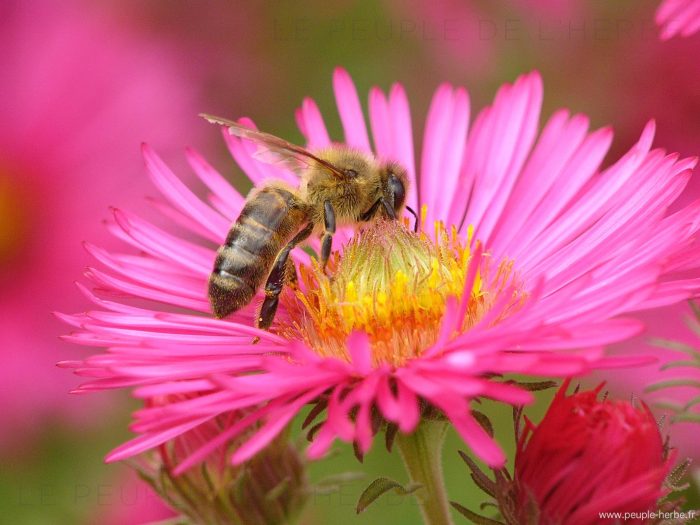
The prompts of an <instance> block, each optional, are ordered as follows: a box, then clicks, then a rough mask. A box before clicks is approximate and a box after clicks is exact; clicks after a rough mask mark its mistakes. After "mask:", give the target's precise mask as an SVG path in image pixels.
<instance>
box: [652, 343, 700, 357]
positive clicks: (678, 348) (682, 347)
mask: <svg viewBox="0 0 700 525" xmlns="http://www.w3.org/2000/svg"><path fill="white" fill-rule="evenodd" d="M650 342H651V344H652V345H654V346H659V347H661V348H666V349H668V350H673V351H675V352H681V353H684V354H688V355H689V356H690V357H692V358H693V359H696V358H697V356H698V353H699V352H700V350H698V349H697V348H694V347H692V346H690V345H687V344H685V343H681V342H680V341H673V340H670V339H652V340H651V341H650Z"/></svg>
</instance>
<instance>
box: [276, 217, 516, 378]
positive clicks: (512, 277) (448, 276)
mask: <svg viewBox="0 0 700 525" xmlns="http://www.w3.org/2000/svg"><path fill="white" fill-rule="evenodd" d="M426 214H427V212H426V208H425V207H423V208H421V222H424V220H425V216H426ZM422 231H424V230H422ZM473 236H474V230H473V228H471V227H470V228H469V229H468V232H467V242H466V244H463V240H462V239H460V236H459V234H458V232H457V229H456V228H454V227H451V228H450V230H449V231H448V230H447V229H446V228H445V225H444V224H443V223H442V222H436V223H435V236H434V238H433V239H431V238H430V237H428V236H427V235H425V234H424V233H420V234H415V233H413V232H412V231H410V229H408V228H406V227H405V225H403V224H401V223H399V222H393V221H380V222H377V223H375V224H373V225H371V226H370V227H369V228H367V229H366V230H364V231H362V232H360V233H358V234H357V235H356V236H355V237H354V238H353V239H352V240H351V241H350V243H349V244H348V245H347V246H346V247H345V248H344V250H343V254H342V256H340V257H337V258H332V261H331V262H330V263H329V265H328V275H326V274H324V273H323V272H322V271H321V270H320V268H319V267H318V265H317V264H315V263H313V264H312V266H311V267H302V268H301V271H300V274H301V281H302V283H303V286H301V287H300V289H299V290H297V291H295V293H294V298H290V297H289V296H287V299H286V302H287V303H288V304H286V306H287V310H288V311H289V312H290V314H291V319H292V323H291V325H288V326H286V327H285V328H284V329H283V330H282V333H283V334H284V335H285V336H287V337H289V338H294V339H299V338H301V339H303V340H304V341H305V342H306V343H307V344H308V345H309V346H310V347H311V348H313V349H314V350H315V351H316V352H318V353H319V354H320V355H323V356H333V357H337V358H340V359H345V360H348V359H349V353H348V350H347V347H346V340H347V337H348V335H350V334H351V333H352V332H353V331H355V330H361V331H363V332H366V333H367V334H368V336H369V339H370V343H371V346H372V352H373V360H374V364H375V365H379V364H382V363H386V364H389V365H392V366H400V365H401V364H403V363H405V362H406V361H407V360H408V359H412V358H415V357H418V356H420V355H421V353H422V352H423V351H425V350H426V349H427V348H429V347H430V346H431V345H432V344H433V343H434V342H435V340H436V339H437V336H438V333H439V330H440V323H441V320H442V317H443V315H444V313H445V308H446V302H447V298H448V297H455V298H456V299H457V300H458V301H462V300H466V301H467V305H466V315H465V317H464V319H463V321H462V323H461V325H460V326H458V327H457V333H462V332H464V331H466V330H469V328H470V327H472V326H473V325H474V324H475V323H476V322H478V321H479V319H481V318H482V317H483V315H484V313H485V312H486V311H488V310H489V309H490V307H491V306H492V305H493V303H494V302H495V300H496V299H497V298H498V297H499V295H501V294H502V293H504V291H505V290H506V288H508V287H509V286H510V285H511V284H514V283H515V284H516V290H517V291H516V292H515V293H513V295H512V297H511V300H510V303H509V306H508V307H507V308H506V309H505V310H504V312H503V314H501V316H500V318H499V320H500V319H501V318H502V317H503V316H507V315H509V314H510V313H512V311H513V310H514V309H517V308H519V306H520V305H521V304H522V302H523V301H524V299H525V297H526V294H525V292H524V291H523V289H522V286H520V285H519V281H518V279H517V275H516V274H515V272H514V269H513V263H512V261H503V262H500V263H498V264H495V263H493V261H492V260H491V257H489V256H488V254H484V256H482V258H481V260H479V261H476V260H473V259H474V258H473V250H472V240H473ZM472 264H478V265H479V267H478V271H477V276H476V279H475V282H474V285H473V288H472V290H471V294H470V297H467V298H462V294H463V291H464V285H465V280H466V276H467V272H468V270H469V267H470V265H472ZM302 290H303V291H302ZM496 322H498V320H497V321H496ZM455 335H456V334H455Z"/></svg>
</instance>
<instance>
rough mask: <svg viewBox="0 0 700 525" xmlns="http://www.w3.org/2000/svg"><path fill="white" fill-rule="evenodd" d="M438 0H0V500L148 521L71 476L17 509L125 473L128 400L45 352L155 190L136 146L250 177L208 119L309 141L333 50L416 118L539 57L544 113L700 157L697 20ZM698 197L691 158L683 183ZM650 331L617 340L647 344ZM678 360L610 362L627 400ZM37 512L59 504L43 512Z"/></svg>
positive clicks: (672, 332) (487, 94) (663, 322)
mask: <svg viewBox="0 0 700 525" xmlns="http://www.w3.org/2000/svg"><path fill="white" fill-rule="evenodd" d="M426 5H427V3H424V2H418V1H416V0H386V1H385V2H381V3H374V2H369V0H357V1H355V0H344V1H343V2H336V3H333V4H332V5H330V4H327V3H324V2H322V1H321V0H312V1H311V2H307V3H304V4H303V6H302V5H301V4H298V3H295V2H292V1H291V0H266V1H262V2H256V3H253V2H247V3H240V2H239V3H236V4H234V3H231V2H228V1H224V0H216V1H211V2H204V3H203V2H198V1H195V0H183V1H178V2H167V1H166V0H155V1H151V2H140V1H137V0H126V1H122V2H117V1H107V2H99V3H98V2H89V1H87V0H71V1H67V2H61V3H57V2H50V1H48V0H47V1H33V2H20V1H12V0H9V1H5V2H3V3H2V5H0V28H1V30H0V43H1V44H2V45H1V48H2V50H3V52H2V54H1V55H0V78H2V83H1V87H0V90H1V96H0V118H1V119H2V127H1V128H0V270H1V273H0V284H1V285H2V295H1V296H0V319H2V321H1V323H2V330H1V331H0V349H1V351H2V358H3V359H2V367H0V406H2V413H3V415H4V420H3V423H2V425H0V461H2V464H3V469H2V472H1V473H0V508H6V509H9V510H8V511H7V512H9V514H8V516H9V517H11V519H12V521H11V522H12V523H19V524H24V523H27V524H29V523H132V522H133V523H140V522H141V521H138V519H136V518H133V519H135V521H130V520H132V518H131V517H128V516H129V513H131V514H132V515H137V516H141V517H143V516H146V514H144V512H145V511H143V510H139V509H137V508H136V506H134V505H131V504H127V505H122V504H121V503H120V501H119V500H118V499H117V500H112V501H111V502H110V503H109V504H107V505H105V506H100V505H98V504H97V502H96V501H95V500H94V499H90V498H86V499H83V500H80V501H77V500H76V499H75V498H72V497H68V496H66V494H67V493H66V492H65V491H64V492H61V490H59V491H58V493H59V496H58V498H57V502H56V505H54V506H53V507H51V508H50V509H49V508H48V507H44V508H37V509H35V508H34V505H22V504H21V501H23V500H21V498H20V496H18V494H24V493H23V492H21V490H24V489H27V490H29V492H30V494H31V498H30V500H29V501H30V502H40V500H39V499H37V498H38V496H37V494H38V493H37V492H36V490H37V489H36V487H38V486H40V485H41V483H43V482H46V480H47V478H48V479H49V480H53V481H51V483H61V484H63V485H66V484H68V485H70V486H76V484H80V483H87V484H88V485H89V486H90V487H92V488H94V487H96V486H98V485H99V484H100V483H103V482H104V483H110V484H114V483H122V481H121V480H122V479H123V478H122V477H121V476H123V473H122V471H121V470H120V469H118V468H113V467H104V466H102V465H101V464H100V462H101V458H102V456H103V454H104V453H105V452H107V451H108V450H109V449H110V448H111V447H113V446H114V445H115V444H116V443H118V442H119V441H120V440H121V438H123V437H125V436H126V432H125V430H124V429H125V428H126V425H127V407H128V406H130V405H129V403H130V402H129V401H127V400H125V399H122V398H109V397H105V396H95V397H80V398H78V397H75V396H69V395H68V394H67V392H68V391H69V390H70V389H71V388H72V386H73V385H75V384H76V382H77V379H76V378H74V377H71V376H70V375H69V374H67V373H66V372H65V371H62V370H58V369H56V368H55V366H54V364H55V362H57V361H59V360H62V359H72V358H75V357H76V356H77V354H78V353H80V352H82V351H84V349H80V348H78V347H75V346H73V345H67V344H64V343H63V342H61V341H60V340H59V336H60V335H61V334H63V333H65V332H66V330H67V328H66V327H65V326H63V325H62V324H61V323H59V322H58V321H57V320H55V319H54V318H53V317H52V315H51V312H52V311H56V310H58V311H64V312H73V311H79V310H81V309H83V308H85V305H86V303H85V301H84V300H83V298H82V296H81V295H80V294H79V293H78V292H77V290H76V289H75V287H74V285H73V282H74V281H76V280H79V279H80V278H81V273H82V271H83V268H84V267H85V266H86V265H87V264H89V263H90V260H89V258H88V256H87V254H86V253H85V252H84V250H83V249H82V247H81V242H82V241H83V240H89V241H91V242H93V243H95V244H98V245H102V246H105V245H107V246H108V245H111V244H112V243H113V241H112V240H111V239H110V238H109V237H108V236H107V235H106V232H105V230H104V228H103V226H102V224H101V221H102V220H103V219H105V218H106V217H107V216H108V206H110V205H119V206H120V207H124V208H126V209H130V210H138V211H140V212H142V213H145V214H148V213H149V209H148V203H147V201H146V200H145V199H144V197H145V196H148V195H154V194H155V193H156V192H155V191H154V190H153V189H152V188H151V187H150V186H149V184H148V183H147V180H146V177H145V172H144V169H143V165H142V161H141V158H140V149H139V145H140V143H141V142H142V141H146V142H148V143H149V144H151V145H152V146H154V147H155V148H156V150H157V151H158V152H159V154H161V155H162V156H163V157H165V158H166V160H167V161H168V163H169V164H170V165H171V166H173V167H175V168H178V169H179V173H180V174H183V175H186V173H187V172H186V169H185V168H184V164H185V163H184V162H183V160H184V156H183V154H182V151H183V148H184V147H185V146H187V145H192V146H195V147H197V148H198V149H199V150H201V151H202V152H203V153H204V155H205V156H206V157H207V158H209V159H210V160H211V161H212V163H214V164H215V165H216V166H217V167H219V168H220V169H221V170H222V172H223V173H225V174H227V176H230V177H231V178H232V180H235V181H241V178H240V173H239V172H238V171H237V170H236V169H235V168H234V167H233V163H232V161H230V160H229V159H228V158H227V157H226V154H225V148H224V145H223V143H222V142H221V141H220V136H219V134H218V132H217V131H216V130H214V129H212V128H211V127H210V126H209V125H207V124H206V123H204V122H203V121H202V120H201V119H199V118H198V117H197V114H198V113H200V112H203V111H206V112H208V113H214V114H220V115H222V116H227V117H239V116H243V115H248V116H251V117H253V118H255V120H256V122H257V123H258V125H259V126H260V127H261V128H263V129H266V130H269V131H271V132H274V133H277V134H279V135H282V136H285V137H287V138H289V139H291V140H292V141H298V140H300V138H301V137H300V135H299V133H298V131H296V129H295V128H294V118H293V115H294V109H295V108H296V107H297V106H298V105H299V104H300V102H301V100H302V98H303V97H304V96H307V95H309V96H313V97H314V98H315V99H316V100H317V101H319V104H320V105H321V107H322V110H324V113H326V114H327V113H330V109H331V107H332V103H331V97H332V93H331V90H330V87H329V86H330V78H331V73H332V70H333V68H334V67H335V66H336V65H341V66H343V67H345V68H346V69H348V70H349V72H350V73H351V74H352V75H353V77H354V79H355V80H356V82H357V84H358V89H359V91H360V93H366V92H367V91H368V89H369V88H370V87H371V86H372V85H374V84H377V85H380V86H382V87H388V86H389V85H390V84H391V83H392V82H395V81H399V82H401V83H403V84H404V85H405V86H406V88H407V91H408V93H409V98H410V100H411V105H412V111H413V112H414V114H416V115H418V114H424V113H425V111H426V109H427V106H428V103H429V100H430V99H429V97H430V95H431V93H432V91H433V90H434V89H435V87H436V86H437V85H438V84H439V83H440V82H443V81H448V82H451V83H453V84H459V85H464V86H466V87H467V89H468V90H469V92H470V95H471V98H472V104H473V106H474V107H475V108H478V107H481V106H483V105H484V104H486V103H487V102H488V100H489V99H490V98H491V97H492V96H493V93H494V91H495V88H496V87H497V86H498V85H500V84H501V83H503V82H506V81H511V80H513V79H514V78H515V76H516V75H517V74H519V73H523V72H526V71H529V70H532V69H538V70H540V71H541V72H542V74H543V77H544V82H545V100H544V108H545V109H544V117H546V116H548V115H550V114H551V113H552V111H553V110H554V109H556V108H559V107H567V108H570V109H571V110H573V111H575V112H583V113H586V114H588V115H589V116H590V117H591V120H592V124H593V126H594V127H600V126H604V125H608V124H611V125H613V127H614V130H615V137H616V138H615V142H614V145H613V151H611V157H615V156H617V155H618V154H619V152H621V151H623V150H626V149H627V148H629V146H630V145H631V144H632V143H633V142H634V141H635V140H636V138H637V137H638V135H639V132H640V130H641V128H642V127H643V125H644V123H645V122H646V121H647V120H648V119H650V118H655V119H656V121H657V124H658V133H657V139H656V142H655V143H656V145H657V146H661V147H664V148H666V149H667V150H670V151H678V152H680V153H681V154H683V155H696V154H698V152H700V62H699V61H698V57H699V56H700V34H695V35H693V36H690V37H687V38H681V37H676V38H674V39H671V40H670V41H667V42H661V41H660V40H659V38H658V37H659V29H658V28H657V27H656V26H655V24H654V13H655V11H656V9H657V7H658V2H656V1H653V0H639V1H638V0H620V1H618V2H615V3H612V2H607V1H603V0H594V1H591V2H561V1H556V0H547V1H545V0H543V1H538V2H535V3H531V2H525V1H520V0H518V1H516V2H511V3H508V4H506V3H494V2H488V1H486V0H475V1H469V2H460V1H457V0H439V1H437V2H434V3H431V4H430V6H429V7H426ZM328 125H329V128H330V130H331V132H332V133H335V132H336V131H337V130H338V129H339V122H338V120H337V119H335V120H331V121H329V122H328ZM420 132H421V130H420V129H416V130H414V133H415V134H416V136H418V133H420ZM698 197H700V175H699V176H696V177H695V178H694V179H693V180H692V181H691V185H690V188H689V191H688V192H687V193H686V194H685V195H684V196H683V197H682V200H683V201H688V200H692V199H696V198H698ZM687 312H688V308H687V307H685V306H680V307H677V308H672V309H666V310H664V311H661V312H657V313H655V314H653V315H647V316H646V317H645V320H646V321H648V322H649V332H648V333H649V334H651V335H657V336H661V337H665V338H672V339H681V340H685V341H687V342H689V344H693V345H697V346H700V342H699V341H698V340H697V338H696V337H695V336H694V335H692V334H691V332H690V331H689V330H688V329H687V328H686V327H685V326H684V325H683V320H682V316H683V315H684V313H687ZM646 337H647V336H644V337H640V338H639V339H638V340H636V341H635V342H633V343H628V344H626V345H624V347H623V348H621V350H622V351H638V350H643V349H647V350H648V349H649V348H651V347H649V346H648V345H647V344H646V342H645V341H646ZM652 351H653V352H655V353H657V354H658V355H660V356H661V358H662V359H668V358H669V356H670V354H668V353H663V352H661V351H659V350H658V349H656V348H655V347H654V348H653V350H652ZM674 374H676V375H687V372H684V371H672V372H671V371H669V373H668V374H665V375H663V376H662V375H660V374H659V373H658V372H657V370H656V368H655V367H646V368H644V369H643V370H641V371H631V372H629V373H620V372H616V374H615V375H614V376H609V377H607V378H606V379H607V380H608V381H609V385H610V388H611V390H613V391H614V392H616V393H618V395H621V396H629V395H631V394H632V393H634V394H635V395H638V396H639V395H642V390H643V388H644V386H645V385H646V384H647V383H648V382H649V381H654V380H657V379H659V378H661V377H666V376H673V375H674ZM695 374H696V376H697V375H700V374H698V372H697V371H695ZM669 394H673V393H665V394H664V395H665V397H668V395H669ZM677 395H678V396H680V397H687V395H689V394H688V393H687V392H678V393H677ZM697 432H698V427H697V425H695V426H692V425H682V426H678V427H677V428H675V429H673V435H674V439H675V440H676V442H677V443H678V444H680V445H682V453H683V454H696V455H700V451H699V450H698V447H697V443H696V438H695V436H696V435H697ZM86 465H90V466H86ZM115 480H116V481H115ZM123 483H126V482H123ZM129 483H130V482H129ZM71 484H72V485H71ZM63 485H62V486H63ZM66 486H67V485H66ZM17 487H19V488H17ZM18 491H20V492H18ZM61 494H63V496H61ZM22 497H23V496H22ZM3 499H6V500H7V501H6V503H8V504H9V506H8V505H5V504H3ZM145 506H146V508H148V509H151V510H153V511H154V512H155V514H154V517H153V518H152V519H156V518H160V517H163V516H161V515H159V514H158V513H159V512H161V513H162V512H164V511H163V510H162V508H160V509H159V508H156V507H155V506H153V505H151V504H150V503H147V504H146V505H145ZM42 511H45V512H47V513H50V514H51V516H52V518H51V519H50V521H48V522H47V521H42V518H41V516H44V514H43V513H42ZM100 512H102V513H104V514H105V515H108V514H109V515H111V516H113V517H111V518H109V519H108V518H107V517H104V518H103V517H102V514H100ZM149 512H150V511H149ZM114 516H116V517H114ZM110 519H111V520H112V521H109V520H110ZM149 519H151V518H149ZM321 522H322V521H321Z"/></svg>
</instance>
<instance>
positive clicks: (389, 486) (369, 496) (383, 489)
mask: <svg viewBox="0 0 700 525" xmlns="http://www.w3.org/2000/svg"><path fill="white" fill-rule="evenodd" d="M421 487H422V485H419V484H411V485H408V486H407V487H404V486H403V485H401V483H399V482H398V481H394V480H393V479H389V478H377V479H375V480H374V481H373V482H372V483H370V484H369V486H368V487H367V488H366V489H365V490H364V492H363V493H362V494H361V495H360V499H359V500H358V501H357V508H356V509H355V510H356V511H357V513H358V514H360V513H361V512H364V511H365V510H367V507H369V506H370V505H371V504H372V503H374V502H375V501H376V500H377V498H379V497H380V496H382V495H384V494H386V493H387V492H389V491H390V490H393V491H394V492H396V494H398V495H400V496H407V495H409V494H412V493H414V492H415V491H416V490H418V489H419V488H421Z"/></svg>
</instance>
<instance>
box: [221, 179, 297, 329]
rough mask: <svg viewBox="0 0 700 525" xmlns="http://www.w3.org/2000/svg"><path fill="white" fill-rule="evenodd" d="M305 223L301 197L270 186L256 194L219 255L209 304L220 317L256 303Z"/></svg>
mask: <svg viewBox="0 0 700 525" xmlns="http://www.w3.org/2000/svg"><path fill="white" fill-rule="evenodd" d="M305 219H306V214H305V213H304V211H303V210H302V209H301V208H300V207H299V203H298V199H297V197H296V196H295V195H294V194H293V193H292V192H290V191H289V190H286V189H284V188H281V187H278V186H268V187H265V188H262V189H261V190H259V191H257V192H256V193H255V194H253V196H252V197H251V198H250V199H249V200H248V201H247V202H246V203H245V206H243V210H241V214H240V216H239V217H238V219H237V220H236V222H235V224H234V225H233V227H232V228H231V231H230V232H229V234H228V236H227V237H226V242H225V243H224V244H223V245H222V246H221V247H220V248H219V250H218V252H217V255H216V261H215V263H214V270H213V272H212V274H211V277H210V279H209V300H210V302H211V305H212V309H213V311H214V314H215V315H216V316H217V317H225V316H227V315H229V314H230V313H232V312H235V311H236V310H238V309H239V308H241V307H243V306H245V305H246V304H248V303H249V302H250V301H251V300H252V299H253V296H254V295H255V292H256V291H257V289H258V288H259V287H260V285H261V284H263V282H264V281H265V279H266V278H267V276H268V274H269V273H270V268H271V266H272V263H273V262H274V260H275V257H276V256H277V254H278V253H279V251H280V250H281V249H282V247H283V246H284V245H285V244H286V243H287V242H288V241H289V239H290V237H291V236H292V234H294V233H295V232H296V231H297V230H298V229H299V227H300V225H301V224H302V223H303V222H304V220H305Z"/></svg>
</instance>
